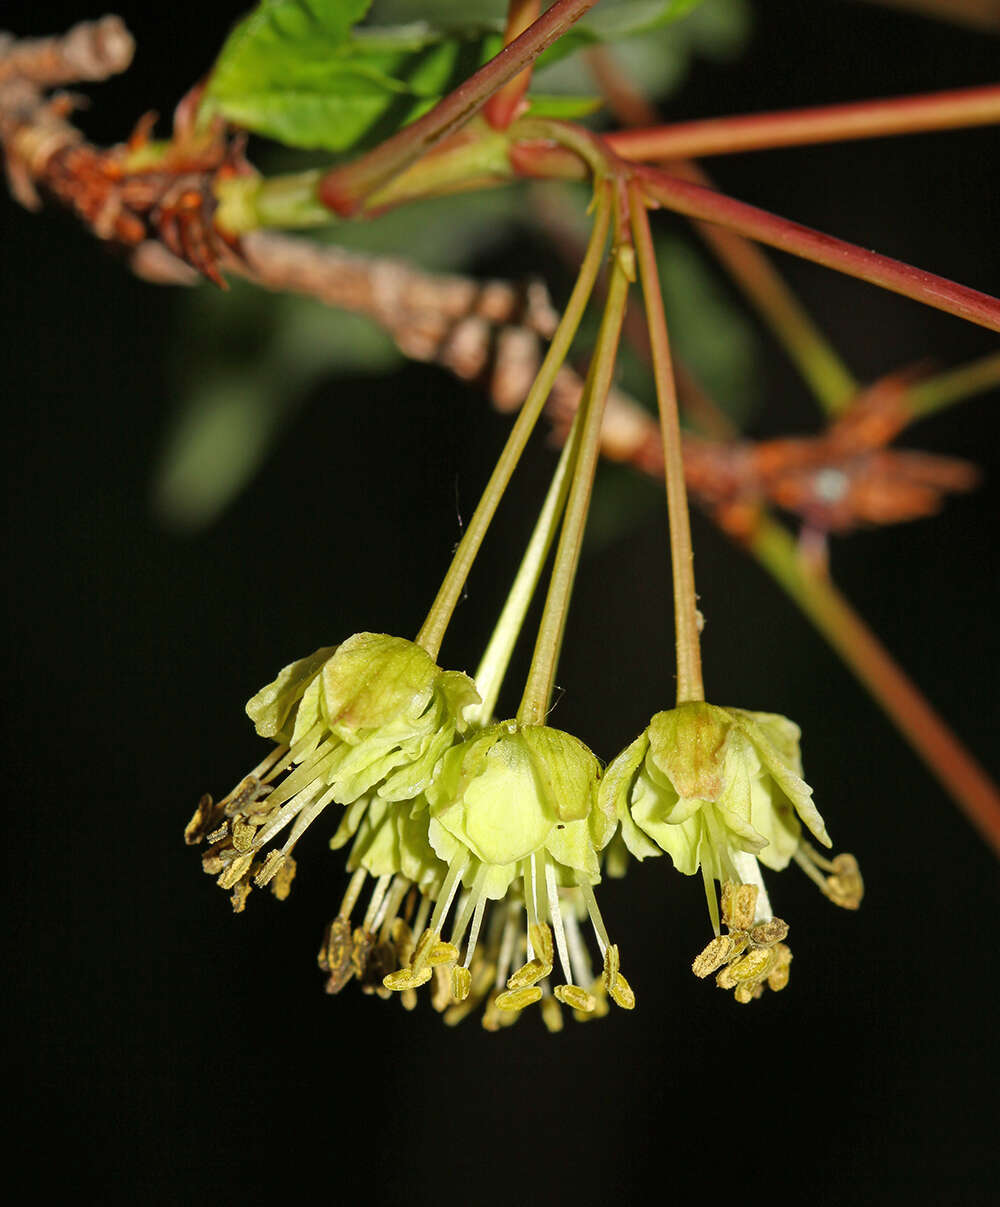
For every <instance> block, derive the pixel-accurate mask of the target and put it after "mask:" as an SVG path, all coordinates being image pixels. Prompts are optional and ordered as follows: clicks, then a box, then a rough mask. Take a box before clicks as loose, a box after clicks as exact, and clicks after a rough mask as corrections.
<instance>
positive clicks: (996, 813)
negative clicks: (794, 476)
mask: <svg viewBox="0 0 1000 1207" xmlns="http://www.w3.org/2000/svg"><path fill="white" fill-rule="evenodd" d="M749 543H750V548H751V549H752V551H753V552H754V554H755V555H756V556H757V558H758V559H759V560H760V561H761V563H762V564H763V565H764V566H765V567H766V568H767V569H768V570H769V571H770V572H771V573H772V574H773V575H774V577H775V578H776V579H777V580H778V581H779V582H780V583H781V584H782V586H783V587H784V588H785V589H786V590H787V591H788V593H789V594H790V595H791V596H792V598H793V599H795V600H796V602H798V603H799V605H800V606H801V607H802V608H803V610H804V611H805V612H806V614H807V615H808V616H809V617H810V618H811V620H812V621H813V623H814V624H815V625H816V626H817V627H818V628H819V630H820V632H822V634H823V635H824V637H826V639H827V641H829V643H830V644H831V645H832V646H833V648H834V649H835V650H836V651H837V653H838V654H840V656H841V658H843V660H844V661H845V662H846V663H847V665H848V666H849V667H850V668H851V670H852V671H853V672H854V674H855V675H856V676H857V677H858V678H859V679H860V680H861V682H862V683H863V684H864V685H865V686H866V687H867V688H868V690H869V691H870V692H871V694H872V695H873V696H874V697H875V699H876V700H878V701H879V703H880V704H881V705H882V707H883V708H884V709H885V711H886V712H887V713H888V714H889V716H890V717H891V718H892V720H893V721H894V722H895V724H896V726H897V728H898V729H899V730H900V731H901V732H902V734H903V735H904V737H905V738H906V739H907V741H908V742H909V743H910V745H911V746H912V747H913V749H914V750H915V751H916V753H917V754H918V755H919V756H920V757H921V758H922V759H923V760H924V762H925V763H926V764H927V766H928V767H929V768H930V770H931V771H932V772H933V773H934V775H935V776H936V777H937V778H938V780H940V782H941V784H942V785H943V786H944V788H945V789H946V790H947V791H948V792H949V793H950V794H951V796H952V797H953V799H954V800H955V801H956V803H957V804H958V805H959V807H960V808H961V809H962V811H963V812H964V813H965V815H966V817H968V819H969V820H970V821H971V822H972V824H973V825H974V826H975V827H976V829H977V830H979V832H980V833H981V834H982V836H983V837H984V838H985V839H986V841H987V842H988V843H989V844H990V846H991V847H992V848H993V850H994V851H995V852H996V853H997V854H998V855H1000V792H998V790H997V787H996V785H995V784H994V783H993V782H992V780H991V779H990V777H989V776H988V775H987V774H986V772H985V771H984V770H983V768H982V767H981V766H980V765H979V764H978V763H977V762H976V760H975V759H974V758H973V757H972V755H971V754H969V752H968V751H967V750H966V749H965V747H964V746H963V745H962V744H961V743H960V742H959V741H958V739H957V738H956V737H955V736H954V735H953V734H952V732H951V731H950V730H949V728H948V726H947V725H946V724H945V723H944V721H942V720H941V718H940V717H939V716H938V715H937V713H936V712H935V711H934V709H933V708H931V706H930V704H928V702H927V701H926V700H925V699H924V697H923V696H922V695H921V693H920V692H919V691H918V689H917V688H916V687H915V686H914V684H913V683H911V682H910V680H909V679H908V678H907V677H906V675H905V674H904V673H903V671H902V669H901V668H900V667H899V666H898V665H897V664H896V662H895V661H894V660H893V658H892V657H891V656H890V654H889V653H888V651H887V650H886V649H885V647H884V646H883V645H882V643H881V642H880V641H879V640H878V638H877V637H876V636H875V634H874V633H873V632H872V631H871V629H869V628H868V626H867V625H866V624H865V622H864V621H863V620H862V619H861V617H860V616H859V615H858V614H857V612H855V611H854V609H853V608H852V607H851V605H850V604H849V603H848V602H847V600H846V599H845V598H844V597H843V595H841V594H840V592H839V591H838V590H837V588H836V587H835V586H834V585H833V583H832V582H830V580H829V579H827V578H825V577H824V576H822V575H817V574H815V573H811V572H809V571H808V570H807V569H806V568H805V567H804V565H803V564H802V561H801V559H800V558H798V557H797V556H796V554H795V549H794V542H793V540H792V537H791V536H790V535H789V534H788V533H787V532H786V531H785V530H784V529H783V528H782V527H781V526H780V525H779V524H778V523H777V522H776V521H774V520H771V519H767V518H762V519H761V521H760V526H759V528H758V529H757V532H756V533H755V534H754V536H753V537H751V539H750V542H749Z"/></svg>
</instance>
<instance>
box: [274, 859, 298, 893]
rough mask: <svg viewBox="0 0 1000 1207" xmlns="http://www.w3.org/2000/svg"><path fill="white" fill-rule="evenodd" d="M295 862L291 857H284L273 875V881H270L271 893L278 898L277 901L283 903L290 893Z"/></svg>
mask: <svg viewBox="0 0 1000 1207" xmlns="http://www.w3.org/2000/svg"><path fill="white" fill-rule="evenodd" d="M295 868H296V864H295V860H294V859H293V858H292V857H291V855H286V856H285V858H284V862H283V863H282V864H281V867H279V868H278V870H277V872H276V873H275V877H274V879H273V880H272V881H271V892H272V893H273V894H274V895H275V896H276V897H277V898H278V900H279V901H284V900H285V899H286V898H287V896H288V894H289V893H290V892H291V891H292V881H293V880H294V879H295Z"/></svg>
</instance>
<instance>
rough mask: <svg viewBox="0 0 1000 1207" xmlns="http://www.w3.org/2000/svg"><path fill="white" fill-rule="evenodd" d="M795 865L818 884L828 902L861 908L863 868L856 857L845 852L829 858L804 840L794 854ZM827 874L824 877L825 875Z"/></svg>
mask: <svg viewBox="0 0 1000 1207" xmlns="http://www.w3.org/2000/svg"><path fill="white" fill-rule="evenodd" d="M795 862H796V863H797V864H798V865H799V867H800V868H801V869H802V870H803V871H804V872H805V874H806V875H807V876H808V877H809V879H810V880H811V881H812V882H813V883H814V884H815V885H817V887H818V888H819V891H820V892H821V893H822V894H823V896H824V897H826V898H827V900H829V901H832V902H833V904H834V905H839V906H840V907H841V909H859V908H860V907H861V900H862V898H863V897H864V895H865V883H864V881H863V880H862V878H861V868H860V867H859V866H858V861H857V860H856V859H855V858H854V856H853V855H849V854H847V853H846V852H845V853H844V854H842V855H835V856H834V857H833V858H832V859H827V858H826V856H825V855H821V854H820V852H819V851H817V850H816V849H815V847H812V846H810V845H809V843H808V842H806V841H805V840H803V841H802V842H800V843H799V845H798V848H797V849H796V851H795ZM824 872H826V873H828V874H827V875H823V873H824Z"/></svg>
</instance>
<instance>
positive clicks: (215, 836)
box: [205, 821, 229, 846]
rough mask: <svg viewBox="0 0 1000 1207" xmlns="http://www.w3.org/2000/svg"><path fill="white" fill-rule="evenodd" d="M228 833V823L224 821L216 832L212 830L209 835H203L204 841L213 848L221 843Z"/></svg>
mask: <svg viewBox="0 0 1000 1207" xmlns="http://www.w3.org/2000/svg"><path fill="white" fill-rule="evenodd" d="M228 833H229V822H228V821H224V822H223V823H222V825H221V826H219V828H218V829H217V830H213V831H212V833H211V834H206V835H205V841H206V842H207V843H210V844H211V845H213V846H214V845H215V843H217V842H222V840H223V839H224V838H225V837H226V835H227V834H228Z"/></svg>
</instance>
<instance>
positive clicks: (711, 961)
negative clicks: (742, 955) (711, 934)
mask: <svg viewBox="0 0 1000 1207" xmlns="http://www.w3.org/2000/svg"><path fill="white" fill-rule="evenodd" d="M732 954H733V936H732V935H719V936H718V938H716V939H713V940H712V941H711V943H709V945H708V946H707V947H706V948H705V949H704V951H702V952H700V953H699V954H698V955H696V956H695V958H694V963H693V964H692V965H691V971H692V972H693V973H694V975H695V976H697V977H706V976H711V974H712V973H713V972H716V971H717V970H718V969H720V968H721V967H722V965H723V964H725V963H726V961H727V960H728V959H729V958H730V956H731V955H732Z"/></svg>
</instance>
